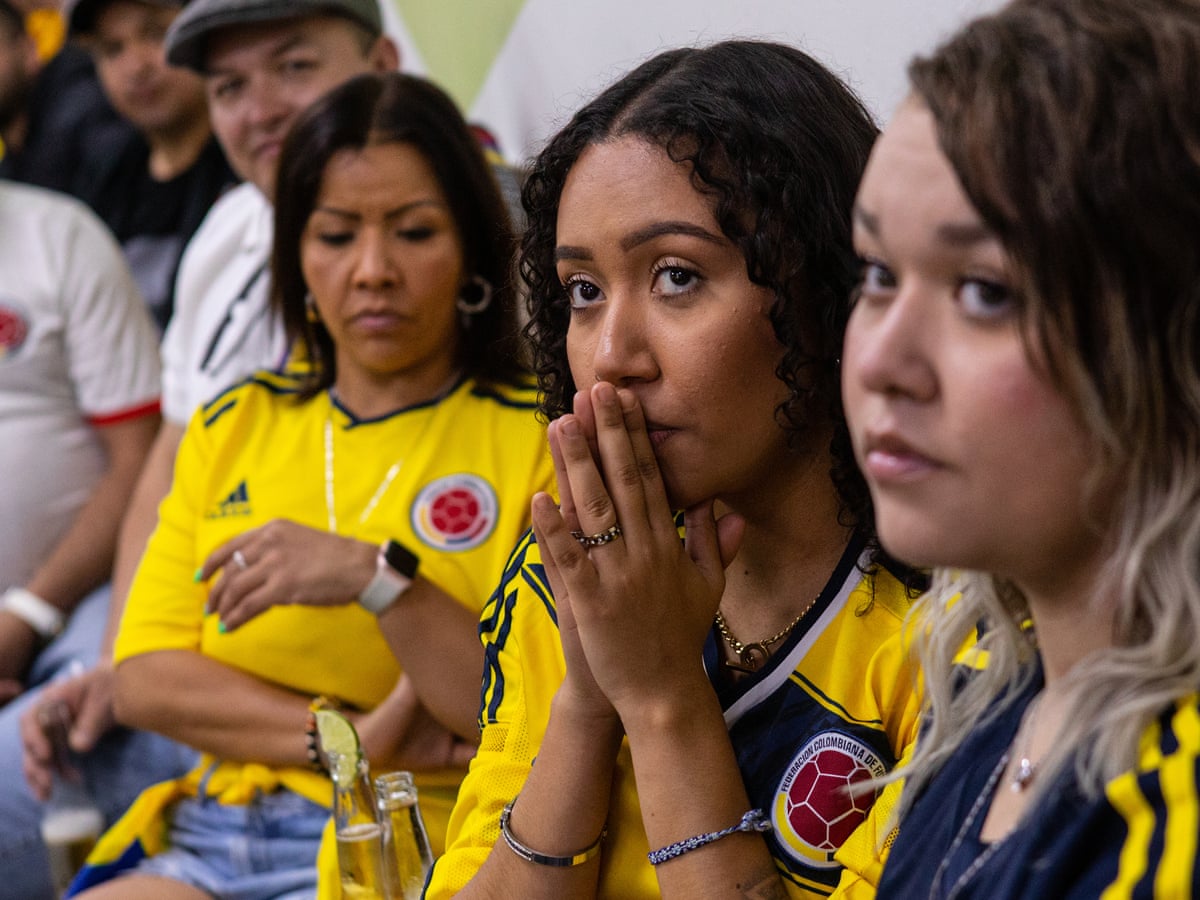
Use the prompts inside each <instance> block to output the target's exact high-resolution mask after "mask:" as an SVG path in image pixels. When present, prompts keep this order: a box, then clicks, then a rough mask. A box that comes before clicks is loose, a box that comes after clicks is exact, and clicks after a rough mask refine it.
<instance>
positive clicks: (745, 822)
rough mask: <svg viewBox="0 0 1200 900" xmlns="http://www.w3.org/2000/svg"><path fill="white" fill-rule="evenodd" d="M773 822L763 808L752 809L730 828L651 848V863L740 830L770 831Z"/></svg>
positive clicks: (671, 857)
mask: <svg viewBox="0 0 1200 900" xmlns="http://www.w3.org/2000/svg"><path fill="white" fill-rule="evenodd" d="M770 830H771V822H770V821H769V820H768V819H767V817H766V816H765V815H764V814H763V811H762V810H761V809H752V810H750V812H748V813H746V814H745V815H744V816H742V821H740V822H738V823H737V824H736V825H730V826H729V827H728V828H722V829H721V830H720V831H710V832H708V834H698V835H696V836H695V837H690V838H684V839H683V840H682V841H676V842H675V843H674V844H668V845H667V846H666V847H663V848H662V849H661V850H651V851H650V853H649V854H647V858H648V859H649V860H650V865H652V866H657V865H661V864H662V863H665V862H666V861H667V860H671V859H674V858H675V857H677V856H683V854H685V853H691V852H692V851H693V850H699V849H700V848H701V847H703V846H705V845H706V844H711V843H712V842H713V841H719V840H720V839H721V838H723V837H729V835H731V834H735V833H736V832H739V831H770Z"/></svg>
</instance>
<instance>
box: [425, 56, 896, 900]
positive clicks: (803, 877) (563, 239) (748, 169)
mask: <svg viewBox="0 0 1200 900" xmlns="http://www.w3.org/2000/svg"><path fill="white" fill-rule="evenodd" d="M875 136H876V130H875V127H874V125H873V124H872V122H871V120H870V117H869V116H868V115H867V113H866V111H865V110H864V109H863V107H862V105H861V103H860V102H859V101H858V99H857V98H856V97H855V96H854V95H853V93H851V92H850V90H849V89H848V88H847V87H846V86H845V85H844V84H843V83H842V82H840V81H839V80H838V79H837V78H836V76H834V75H833V74H831V73H830V72H829V71H828V70H827V69H825V68H824V67H823V66H821V65H820V64H819V63H818V62H816V61H815V60H814V59H812V58H811V57H810V56H807V55H806V54H804V53H802V52H800V51H799V50H795V49H793V48H790V47H786V46H783V45H780V44H771V43H756V42H746V41H730V42H725V43H719V44H715V45H713V46H711V47H707V48H703V49H684V50H672V51H667V52H665V53H662V54H660V55H658V56H656V57H654V58H653V59H651V60H649V61H648V62H646V63H644V64H642V65H641V66H639V67H638V68H637V69H635V70H634V71H633V72H631V73H630V74H628V75H626V76H625V77H624V78H622V79H621V80H619V81H618V82H617V83H616V84H614V85H613V86H611V87H610V88H609V89H607V90H606V91H604V92H603V93H602V94H601V95H600V96H599V97H597V98H596V99H595V100H593V101H592V102H591V103H589V104H588V105H587V106H585V107H584V108H583V109H582V110H580V111H579V112H578V113H577V114H576V115H575V117H574V118H573V119H572V120H571V122H570V123H569V124H568V125H567V126H566V128H564V129H563V130H562V131H561V132H560V133H559V134H558V135H557V136H556V137H554V138H553V139H552V140H551V141H550V143H549V144H548V145H547V147H546V149H545V150H543V151H542V153H541V154H540V155H539V156H538V158H537V160H536V162H535V164H534V167H533V169H532V171H531V173H530V176H529V180H528V181H527V183H526V187H525V195H524V198H525V204H526V210H527V213H528V216H529V229H528V230H527V231H526V234H525V238H524V243H523V246H522V271H523V273H524V275H525V278H526V280H527V282H528V284H529V288H530V297H531V303H532V318H531V323H530V327H531V331H532V336H533V340H534V351H535V365H536V370H537V372H538V373H539V377H540V379H541V385H542V388H543V391H544V401H543V409H544V412H545V413H546V414H547V415H548V416H549V417H551V418H552V419H553V421H552V422H551V423H550V446H551V449H552V451H553V452H554V459H555V464H556V474H557V481H558V489H559V492H560V494H561V509H560V508H559V507H558V506H556V505H555V503H554V501H553V499H552V498H551V497H549V496H547V495H545V494H541V495H538V496H536V497H535V498H534V499H533V506H532V514H533V519H534V528H535V534H536V540H534V539H526V540H524V541H522V543H521V544H520V545H518V547H517V549H516V551H515V552H514V554H513V557H512V560H511V561H510V563H509V565H508V567H507V568H506V570H505V573H504V576H503V580H502V582H501V585H500V587H499V588H498V589H497V590H496V592H495V593H494V594H493V598H492V600H491V601H490V602H489V605H488V606H487V608H486V609H485V611H484V615H483V618H482V620H481V626H480V631H481V634H482V637H483V641H484V653H485V671H484V680H483V685H482V695H481V696H482V706H481V708H480V712H479V716H480V722H481V724H482V727H483V733H482V737H481V744H480V750H479V753H478V755H477V756H476V758H475V760H474V761H473V762H472V765H471V769H470V773H469V774H468V776H467V779H466V781H464V783H463V787H462V790H461V792H460V797H459V802H458V804H457V805H456V806H455V809H454V813H453V815H452V817H451V822H450V835H449V840H448V846H447V851H446V854H445V855H444V856H443V857H442V858H441V859H440V860H438V861H437V862H436V864H435V866H434V869H433V873H432V876H431V879H430V883H429V886H428V889H427V896H428V897H431V898H435V897H436V898H441V897H449V896H454V895H457V896H461V897H464V898H465V897H496V896H519V897H523V898H524V897H530V898H532V897H553V898H562V897H575V896H579V897H585V896H602V897H621V898H640V897H647V898H648V897H656V896H659V894H660V893H661V894H663V895H669V896H676V897H686V898H693V897H713V896H721V897H724V896H733V895H735V891H737V890H740V891H742V892H744V893H743V894H741V895H742V896H782V895H785V894H787V895H793V896H804V897H817V896H827V895H828V893H829V892H830V891H831V890H832V888H833V886H834V884H835V883H836V881H837V877H838V876H837V870H838V867H837V865H836V863H834V861H833V858H832V856H833V851H834V850H835V849H836V848H837V847H838V845H839V844H840V843H841V842H842V841H843V840H844V839H845V836H846V834H847V833H848V832H849V831H850V829H852V828H853V827H854V826H855V825H857V824H858V823H859V822H860V821H861V820H862V819H863V816H864V815H865V812H866V810H867V809H869V808H870V805H871V797H870V796H866V797H860V798H857V799H852V798H851V797H849V796H848V795H846V794H845V792H844V790H843V788H844V787H845V786H846V784H847V783H848V782H851V781H856V780H859V779H861V778H867V777H870V776H871V775H878V774H882V773H883V772H885V771H887V770H888V769H890V768H891V767H892V766H893V765H894V764H895V762H896V760H897V759H898V757H899V756H900V754H901V751H902V750H903V749H904V748H905V747H906V746H908V744H909V743H910V742H911V740H912V738H913V736H914V734H915V728H916V721H917V707H918V705H917V702H916V700H915V699H914V696H913V684H912V680H911V677H910V673H909V671H908V669H907V666H906V664H905V661H904V656H903V653H902V652H901V648H900V645H899V640H898V638H899V629H900V625H901V622H902V620H903V617H904V615H905V614H906V612H907V609H908V605H909V598H908V595H907V591H906V587H905V581H906V580H907V579H908V577H909V573H907V572H905V571H903V570H902V569H898V568H895V567H892V566H890V565H889V563H888V561H887V560H886V558H885V557H884V556H883V555H882V554H881V553H880V551H879V549H878V546H877V545H876V543H875V539H874V528H873V522H872V517H871V511H870V506H869V503H868V502H867V500H868V498H867V493H866V487H865V485H864V484H863V482H862V477H861V475H860V474H859V473H858V470H857V469H856V467H855V465H854V461H853V457H852V454H851V449H850V445H849V437H848V435H847V433H846V425H845V422H844V420H843V418H842V414H841V408H840V402H839V390H838V375H839V369H838V357H839V354H840V350H841V339H842V329H843V326H844V323H845V320H846V317H847V315H848V314H849V291H850V288H851V286H852V284H853V282H854V278H855V275H856V273H857V265H856V260H855V257H854V255H853V252H852V249H851V246H850V207H851V201H852V199H853V196H854V190H855V188H856V186H857V184H858V180H859V178H860V176H861V173H862V167H863V165H864V164H865V163H866V159H867V154H868V153H869V151H870V147H871V144H872V142H873V141H874V139H875ZM674 510H682V511H683V516H682V524H683V527H684V535H685V541H684V542H681V541H680V535H679V531H678V526H677V518H676V515H675V512H674ZM717 517H719V520H718V519H717ZM764 829H765V833H764ZM718 832H719V833H718ZM693 835H707V837H705V838H701V839H697V840H696V841H693V842H691V843H690V844H687V843H686V842H685V843H684V844H683V845H680V844H677V842H680V841H684V840H685V839H687V838H690V837H692V836H693ZM717 838H720V839H719V840H718V839H717ZM685 847H690V849H691V852H683V850H684V848H685ZM651 849H656V850H659V851H660V852H659V853H658V854H656V855H654V856H652V857H651V858H650V859H649V860H648V859H647V851H649V850H651Z"/></svg>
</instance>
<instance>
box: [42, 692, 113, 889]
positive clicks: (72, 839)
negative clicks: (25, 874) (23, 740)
mask: <svg viewBox="0 0 1200 900" xmlns="http://www.w3.org/2000/svg"><path fill="white" fill-rule="evenodd" d="M37 715H38V722H39V724H40V725H41V726H42V731H43V732H44V733H45V734H46V737H47V738H48V739H49V741H50V746H51V749H52V752H53V760H54V784H53V786H52V788H51V791H50V799H49V800H48V801H47V802H46V805H45V806H44V807H43V810H42V821H41V831H42V841H43V843H45V845H46V852H47V855H48V856H49V858H50V876H51V879H52V880H53V882H54V890H55V892H56V893H57V895H58V896H62V894H63V893H64V892H65V891H66V889H67V886H68V885H70V883H71V879H72V878H74V877H75V873H76V872H78V871H79V869H80V868H81V867H82V866H83V863H84V861H85V860H86V859H87V855H88V854H89V853H90V852H91V850H92V847H93V846H94V845H95V843H96V840H97V839H98V838H99V837H100V833H101V832H102V831H103V830H104V814H103V813H102V812H101V811H100V807H99V806H97V805H96V801H95V800H94V799H93V798H92V795H91V792H90V791H89V790H88V788H87V785H86V784H85V783H84V780H83V772H82V770H81V769H80V767H79V759H78V757H77V756H76V754H75V753H74V751H72V750H71V745H70V742H69V740H68V734H69V733H70V730H71V710H70V708H69V707H68V706H67V704H66V703H64V702H63V701H61V700H57V701H52V702H50V703H46V704H43V705H42V706H41V707H39V708H38V713H37Z"/></svg>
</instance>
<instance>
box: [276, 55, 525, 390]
mask: <svg viewBox="0 0 1200 900" xmlns="http://www.w3.org/2000/svg"><path fill="white" fill-rule="evenodd" d="M387 143H402V144H408V145H410V146H412V147H415V148H416V149H417V150H418V151H419V152H420V153H421V155H422V156H424V157H425V159H426V160H428V162H429V165H430V167H431V168H432V169H433V172H434V175H435V176H436V177H437V180H438V184H439V186H440V187H441V189H442V193H443V194H445V196H446V201H447V203H448V204H449V207H450V213H451V215H452V217H453V219H454V224H455V227H456V228H457V229H458V233H459V236H460V238H461V240H462V247H463V269H464V271H465V272H467V273H468V274H470V275H479V276H482V277H483V278H485V279H487V281H488V282H489V283H490V284H491V285H492V289H493V290H492V302H491V304H490V305H489V306H488V307H487V309H485V310H484V311H483V312H480V313H477V314H475V315H472V316H470V317H468V318H466V320H465V323H464V325H463V328H462V340H461V342H460V359H459V360H458V363H459V365H461V366H462V368H463V370H464V371H466V372H467V373H468V374H470V375H472V376H474V377H475V378H478V379H481V380H484V381H491V382H512V381H519V380H521V376H522V375H525V369H524V367H523V365H522V363H521V349H522V348H521V344H520V325H519V323H518V320H517V300H516V290H515V285H514V283H513V280H514V279H513V277H512V275H513V271H512V255H513V251H514V249H515V245H516V242H515V239H514V237H513V234H512V226H511V224H510V221H509V217H508V210H507V208H506V207H505V205H504V199H503V197H502V196H501V194H500V189H499V187H498V186H497V184H496V180H495V178H494V177H493V175H492V172H491V168H490V167H489V165H488V162H487V160H486V159H485V157H484V155H483V149H482V148H481V147H480V145H479V142H478V141H477V140H476V138H475V136H474V134H473V133H472V132H471V130H470V127H469V126H468V125H467V123H466V122H465V121H464V120H463V117H462V114H461V113H460V112H459V111H458V107H456V106H455V105H454V101H453V100H451V99H450V98H449V97H448V96H447V95H446V94H445V93H444V92H443V91H442V90H441V89H440V88H438V87H437V86H435V85H433V84H432V83H430V82H429V81H427V80H425V79H424V78H419V77H416V76H413V75H403V74H400V73H396V72H391V73H387V74H377V73H376V74H368V75H360V76H358V77H356V78H352V79H350V80H349V81H348V82H346V83H345V84H343V85H341V86H340V87H337V88H335V89H334V90H333V91H331V92H330V93H328V94H326V95H325V96H324V97H323V98H322V99H321V100H318V101H317V103H316V104H314V105H313V106H312V107H310V108H309V109H308V110H307V111H305V112H304V113H303V114H302V115H301V116H300V118H299V119H298V120H297V121H296V123H295V125H293V126H292V129H291V131H290V132H289V133H288V136H287V138H286V140H285V141H284V146H283V151H282V153H281V154H280V159H279V176H278V180H277V182H276V201H275V249H274V252H273V255H272V259H271V274H272V284H273V287H272V294H271V302H272V305H273V307H274V309H275V310H276V312H277V313H278V314H279V315H280V317H281V318H282V320H283V324H284V328H285V330H286V332H287V336H288V340H289V342H290V343H291V344H292V345H293V346H295V345H296V344H297V343H299V345H300V346H301V348H302V350H303V352H304V354H305V358H306V359H307V360H308V361H309V363H310V366H309V367H308V369H307V370H306V371H305V372H304V373H303V375H302V379H303V380H302V389H301V392H300V396H301V398H306V397H311V396H312V395H314V394H316V393H319V392H320V391H322V390H325V389H326V388H328V387H329V386H330V385H332V384H333V383H334V380H335V379H336V377H337V368H336V363H335V353H334V346H333V340H332V339H331V338H330V336H329V332H328V331H327V330H326V329H325V326H324V325H323V324H321V323H320V322H313V321H310V320H309V317H308V315H307V311H306V305H305V296H306V294H307V293H308V286H307V285H306V284H305V281H304V275H303V272H302V270H301V267H300V238H301V235H302V234H303V232H304V228H305V227H306V225H307V223H308V220H309V217H310V216H311V215H312V212H313V209H314V208H315V206H316V203H317V195H318V193H319V191H320V188H321V179H322V178H323V176H324V173H325V167H326V166H327V165H328V163H329V160H330V159H331V158H332V157H333V156H334V154H336V153H337V152H338V151H340V150H344V149H347V148H351V149H362V148H363V147H366V146H368V145H378V144H387ZM526 377H527V376H526Z"/></svg>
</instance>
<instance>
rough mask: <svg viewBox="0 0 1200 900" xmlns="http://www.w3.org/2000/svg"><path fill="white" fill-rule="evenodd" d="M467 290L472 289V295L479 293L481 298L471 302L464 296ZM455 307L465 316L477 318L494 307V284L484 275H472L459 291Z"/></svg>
mask: <svg viewBox="0 0 1200 900" xmlns="http://www.w3.org/2000/svg"><path fill="white" fill-rule="evenodd" d="M467 288H471V289H472V291H471V292H472V293H474V292H475V291H478V293H479V296H478V298H476V299H475V300H469V299H467V297H466V296H464V295H463V294H464V292H465V291H466V290H467ZM454 305H455V307H457V309H458V311H459V312H460V313H462V314H463V315H464V316H477V315H479V314H480V313H481V312H483V311H484V310H485V309H487V308H488V307H489V306H491V305H492V284H491V282H490V281H488V280H487V279H486V278H484V277H483V276H482V275H472V276H471V277H470V278H468V279H467V283H466V284H464V285H463V286H462V288H461V289H460V290H459V294H458V297H457V298H456V299H455V301H454Z"/></svg>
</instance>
